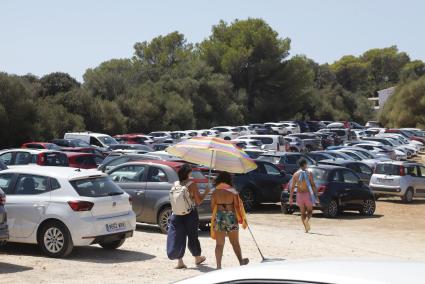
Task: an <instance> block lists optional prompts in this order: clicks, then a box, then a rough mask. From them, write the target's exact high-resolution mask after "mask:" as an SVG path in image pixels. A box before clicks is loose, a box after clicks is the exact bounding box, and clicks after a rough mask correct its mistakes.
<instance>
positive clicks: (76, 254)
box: [0, 243, 155, 273]
mask: <svg viewBox="0 0 425 284" xmlns="http://www.w3.org/2000/svg"><path fill="white" fill-rule="evenodd" d="M2 252H3V253H6V254H10V255H23V256H34V257H47V256H45V255H44V254H43V253H42V252H41V251H40V249H39V248H38V247H37V246H36V245H30V244H16V243H8V244H7V245H5V246H4V247H3V248H2ZM153 258H155V256H154V255H151V254H146V253H143V252H139V251H130V250H126V249H117V250H106V249H103V248H101V247H98V246H85V247H76V248H74V251H73V252H72V253H71V255H70V256H69V257H67V258H66V260H71V261H81V262H92V263H105V264H109V263H126V262H136V261H145V260H150V259H153ZM0 273H1V271H0Z"/></svg>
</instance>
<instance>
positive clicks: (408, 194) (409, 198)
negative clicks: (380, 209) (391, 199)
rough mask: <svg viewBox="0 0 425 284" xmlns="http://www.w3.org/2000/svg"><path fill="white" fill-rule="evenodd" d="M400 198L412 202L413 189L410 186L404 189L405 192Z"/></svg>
mask: <svg viewBox="0 0 425 284" xmlns="http://www.w3.org/2000/svg"><path fill="white" fill-rule="evenodd" d="M402 199H403V201H404V202H406V203H412V201H413V189H412V188H408V189H407V190H406V193H405V194H404V196H403V197H402Z"/></svg>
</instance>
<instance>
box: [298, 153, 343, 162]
mask: <svg viewBox="0 0 425 284" xmlns="http://www.w3.org/2000/svg"><path fill="white" fill-rule="evenodd" d="M305 154H306V155H307V156H308V157H309V158H312V159H313V160H314V161H316V163H317V162H319V161H321V160H335V159H336V158H335V157H334V156H332V155H330V154H329V153H326V152H324V151H312V152H307V153H305Z"/></svg>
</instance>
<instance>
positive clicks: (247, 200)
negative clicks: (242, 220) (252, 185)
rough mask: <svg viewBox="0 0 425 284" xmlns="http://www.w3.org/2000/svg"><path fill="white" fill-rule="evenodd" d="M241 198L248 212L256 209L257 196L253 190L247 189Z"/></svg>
mask: <svg viewBox="0 0 425 284" xmlns="http://www.w3.org/2000/svg"><path fill="white" fill-rule="evenodd" d="M241 198H242V201H243V204H244V207H245V209H246V210H250V209H252V208H253V207H254V204H255V196H254V192H253V191H252V190H251V189H249V188H248V189H246V190H243V191H242V194H241Z"/></svg>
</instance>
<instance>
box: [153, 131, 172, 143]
mask: <svg viewBox="0 0 425 284" xmlns="http://www.w3.org/2000/svg"><path fill="white" fill-rule="evenodd" d="M148 136H150V137H152V139H153V141H154V143H164V141H165V140H170V139H171V140H172V139H173V137H172V136H171V132H169V131H154V132H151V133H149V134H148Z"/></svg>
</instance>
